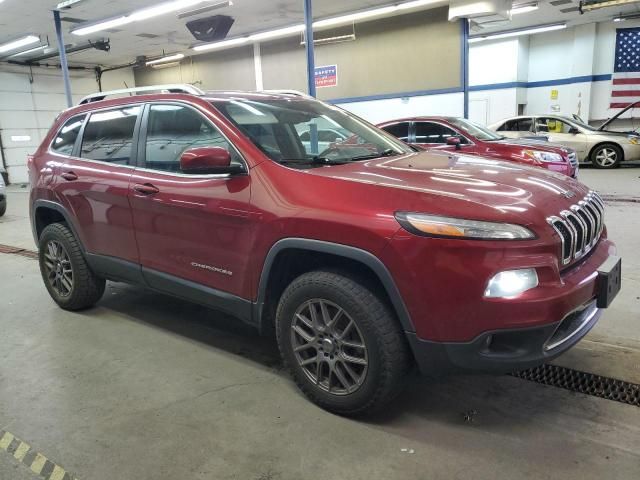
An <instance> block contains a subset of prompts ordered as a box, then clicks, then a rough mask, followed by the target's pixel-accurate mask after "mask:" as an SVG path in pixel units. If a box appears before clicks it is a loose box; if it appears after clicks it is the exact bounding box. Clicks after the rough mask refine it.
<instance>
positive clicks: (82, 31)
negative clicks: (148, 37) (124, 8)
mask: <svg viewBox="0 0 640 480" xmlns="http://www.w3.org/2000/svg"><path fill="white" fill-rule="evenodd" d="M131 21H132V20H131V19H130V18H129V17H124V16H123V17H116V18H112V19H110V20H105V21H103V22H100V23H94V24H93V25H88V26H86V27H80V28H76V29H75V30H71V33H73V34H74V35H89V34H90V33H95V32H101V31H102V30H109V29H110V28H115V27H120V26H121V25H126V24H127V23H131Z"/></svg>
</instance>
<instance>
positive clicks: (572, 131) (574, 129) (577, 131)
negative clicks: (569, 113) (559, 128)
mask: <svg viewBox="0 0 640 480" xmlns="http://www.w3.org/2000/svg"><path fill="white" fill-rule="evenodd" d="M569 133H571V134H572V135H575V134H577V133H580V130H578V129H577V128H576V127H571V128H570V129H569Z"/></svg>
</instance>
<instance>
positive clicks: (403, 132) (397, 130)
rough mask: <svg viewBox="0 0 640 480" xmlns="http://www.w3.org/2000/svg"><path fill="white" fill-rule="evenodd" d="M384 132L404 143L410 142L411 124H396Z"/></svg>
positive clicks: (385, 128)
mask: <svg viewBox="0 0 640 480" xmlns="http://www.w3.org/2000/svg"><path fill="white" fill-rule="evenodd" d="M383 130H384V131H385V132H388V133H390V134H391V135H393V136H394V137H396V138H399V139H400V140H402V141H403V142H408V141H409V122H402V123H394V124H393V125H388V126H386V127H383Z"/></svg>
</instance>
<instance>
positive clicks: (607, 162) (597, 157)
mask: <svg viewBox="0 0 640 480" xmlns="http://www.w3.org/2000/svg"><path fill="white" fill-rule="evenodd" d="M622 156H623V153H622V149H621V148H620V147H619V146H618V145H615V144H613V143H604V144H602V145H598V146H597V147H596V148H594V149H593V151H592V152H591V163H593V166H594V167H596V168H616V167H618V166H619V165H620V162H621V161H622Z"/></svg>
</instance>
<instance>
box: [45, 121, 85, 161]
mask: <svg viewBox="0 0 640 480" xmlns="http://www.w3.org/2000/svg"><path fill="white" fill-rule="evenodd" d="M85 117H86V115H78V116H76V117H72V118H70V119H69V120H67V122H66V123H65V124H64V125H63V126H62V128H61V129H60V130H59V131H58V134H57V135H56V137H55V138H54V139H53V143H52V144H51V150H53V151H54V152H56V153H59V154H60V155H71V153H72V152H73V147H74V145H75V144H76V140H77V139H78V134H79V133H80V129H81V128H82V124H83V123H84V118H85Z"/></svg>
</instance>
